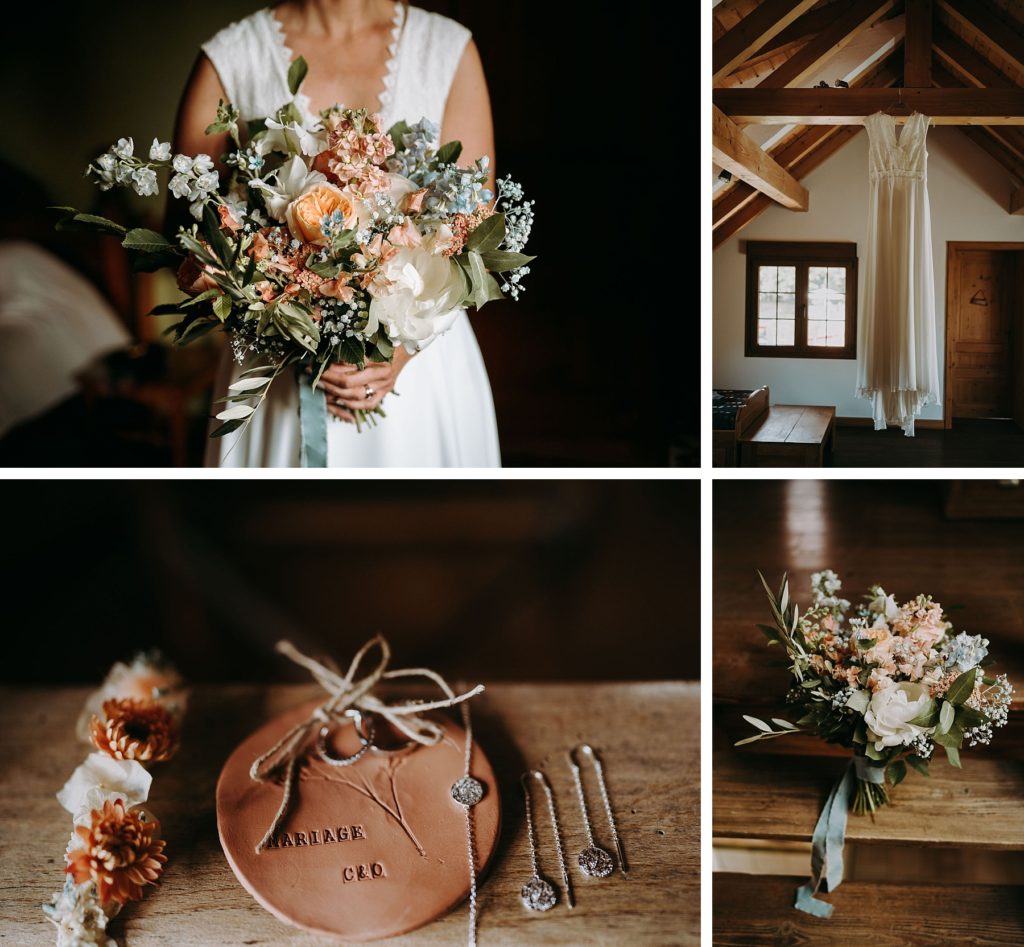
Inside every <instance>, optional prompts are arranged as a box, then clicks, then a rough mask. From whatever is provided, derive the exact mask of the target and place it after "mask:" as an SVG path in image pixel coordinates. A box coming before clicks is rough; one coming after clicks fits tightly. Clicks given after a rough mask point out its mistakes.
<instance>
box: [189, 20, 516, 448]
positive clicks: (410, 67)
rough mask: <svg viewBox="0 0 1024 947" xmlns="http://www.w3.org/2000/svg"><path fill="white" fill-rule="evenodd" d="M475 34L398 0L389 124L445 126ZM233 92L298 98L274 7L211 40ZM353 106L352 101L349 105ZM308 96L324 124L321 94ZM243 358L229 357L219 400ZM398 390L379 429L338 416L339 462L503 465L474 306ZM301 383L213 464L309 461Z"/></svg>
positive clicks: (420, 358)
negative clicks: (318, 102)
mask: <svg viewBox="0 0 1024 947" xmlns="http://www.w3.org/2000/svg"><path fill="white" fill-rule="evenodd" d="M469 38H470V33H469V30H467V29H466V28H465V27H463V26H460V25H459V24H458V23H456V22H454V21H453V20H449V19H447V18H446V17H442V16H438V15H437V14H434V13H427V12H426V11H425V10H421V9H419V8H418V7H409V8H408V14H407V15H405V14H404V12H403V4H401V3H396V4H395V18H394V24H393V33H392V42H391V45H390V47H389V56H390V59H389V62H388V66H387V71H386V78H385V80H384V89H383V91H382V93H381V96H380V103H379V108H378V111H379V112H380V113H381V115H382V117H383V123H384V127H385V128H389V127H390V126H391V125H392V124H394V123H395V122H396V121H398V120H399V119H404V120H406V121H409V122H416V121H419V120H420V118H422V117H426V118H429V119H430V120H431V121H432V122H434V123H436V124H437V125H438V126H440V125H441V122H442V119H443V118H444V109H445V103H446V102H447V100H448V91H449V89H450V88H451V84H452V79H453V78H454V76H455V70H456V68H457V67H458V64H459V60H460V59H461V57H462V53H463V50H464V49H465V47H466V43H467V42H468V41H469ZM202 48H203V51H204V52H205V53H206V55H207V56H208V57H209V59H210V61H211V62H212V63H213V66H214V68H215V69H216V70H217V74H218V75H219V77H220V80H221V84H222V85H223V86H224V91H225V93H226V94H227V96H228V98H229V99H230V100H231V101H232V102H233V103H234V105H235V106H236V107H237V108H238V110H239V111H240V113H241V117H242V118H243V119H251V118H256V117H262V116H265V115H268V114H272V113H273V112H274V111H276V110H277V109H278V108H280V107H281V106H282V105H284V104H285V103H286V102H288V100H289V99H290V98H291V95H290V94H289V92H288V65H289V63H290V61H291V60H292V58H293V56H292V51H291V50H290V49H288V47H287V46H286V45H285V37H284V34H283V32H282V29H281V25H280V22H279V21H278V19H277V18H276V17H275V16H274V14H273V13H272V12H271V10H270V8H265V9H262V10H257V11H256V12H255V13H253V14H251V15H250V16H248V17H246V18H245V19H244V20H240V21H239V22H237V23H232V24H231V25H230V26H228V27H226V28H225V29H223V30H221V31H220V32H219V33H217V34H216V36H214V37H213V38H212V39H210V40H208V41H207V42H206V43H204V44H203V47H202ZM342 104H344V103H342ZM296 105H297V106H298V108H299V109H300V110H301V111H302V112H303V113H304V114H305V115H306V117H307V118H308V119H309V120H310V121H313V120H314V119H315V116H313V115H312V113H311V112H310V106H309V100H308V99H307V97H306V96H305V95H302V94H301V93H300V94H299V95H298V96H297V97H296ZM241 371H242V367H241V366H239V365H237V364H235V363H234V362H233V361H232V360H231V359H230V357H229V356H228V355H227V354H225V356H224V362H223V363H222V365H221V371H220V373H219V377H218V379H217V383H216V385H215V394H214V397H215V398H219V397H222V396H223V395H224V393H225V392H226V391H227V386H228V385H229V384H231V383H232V382H234V381H236V380H237V378H238V375H239V373H240V372H241ZM394 394H395V395H399V397H393V396H391V395H388V397H386V398H385V399H384V402H383V407H384V410H385V411H386V412H387V417H386V418H382V419H381V421H380V423H379V424H378V425H377V426H376V427H372V428H367V427H366V426H364V427H363V430H362V431H361V432H359V431H357V430H356V427H355V425H354V424H347V423H345V422H342V421H337V420H334V419H329V420H328V424H327V465H328V466H329V467H498V466H500V464H501V458H500V454H499V451H498V431H497V426H496V424H495V418H494V404H493V402H492V400H491V389H490V383H489V382H488V379H487V371H486V369H485V368H484V363H483V358H482V357H481V355H480V349H479V347H478V345H477V341H476V337H475V336H474V334H473V329H472V328H471V326H470V324H469V318H468V316H467V315H466V312H465V310H461V311H460V312H459V315H458V317H457V318H456V320H455V322H454V324H453V325H452V327H451V328H450V329H449V330H448V331H447V332H446V333H445V334H444V335H443V336H441V337H440V338H438V339H435V340H434V341H433V342H432V343H431V344H430V345H429V346H427V347H426V348H425V349H424V350H423V351H421V352H419V353H418V354H417V355H416V356H415V357H414V358H412V359H411V360H410V361H409V362H408V364H406V366H405V368H404V369H402V373H401V374H400V375H399V376H398V381H397V383H396V386H395V392H394ZM300 442H301V437H300V427H299V392H298V385H297V383H296V382H294V381H293V380H292V379H291V378H289V377H286V376H282V377H281V378H280V379H279V380H278V381H277V382H275V383H274V385H273V387H272V388H271V391H270V394H269V396H268V397H267V400H266V402H265V403H264V404H263V405H262V406H261V407H260V409H259V411H258V412H257V413H256V415H255V416H254V417H253V419H252V421H251V423H250V424H249V425H248V427H247V428H246V429H245V430H244V432H242V434H241V436H239V435H238V434H229V435H228V436H227V437H223V438H214V439H211V440H210V441H209V445H208V448H207V454H206V464H207V466H214V467H229V466H230V467H297V466H299V450H300Z"/></svg>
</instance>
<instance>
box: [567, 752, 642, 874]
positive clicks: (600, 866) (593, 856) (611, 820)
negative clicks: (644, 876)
mask: <svg viewBox="0 0 1024 947" xmlns="http://www.w3.org/2000/svg"><path fill="white" fill-rule="evenodd" d="M577 750H579V751H580V752H582V753H583V754H584V755H585V756H587V757H589V758H590V760H591V762H592V763H593V766H594V770H595V772H596V773H597V781H598V786H599V787H600V789H601V799H602V801H603V802H604V810H605V813H606V814H607V816H608V826H609V828H610V829H611V833H612V841H613V842H614V843H615V851H616V853H617V854H618V856H619V867H620V868H621V869H622V873H623V874H626V872H627V871H628V870H629V869H628V867H627V865H626V856H625V854H624V852H623V851H622V842H620V841H619V832H618V828H617V827H616V825H615V816H614V815H613V814H612V804H611V800H610V799H609V798H608V787H607V786H606V785H605V781H604V767H602V766H601V760H600V759H599V758H598V755H597V753H596V751H595V750H594V748H593V747H592V746H590V745H589V744H588V743H583V744H580V745H579V746H577V747H575V748H573V749H572V750H570V752H569V765H570V766H571V767H572V778H573V780H574V781H575V783H576V794H577V795H578V796H579V799H580V810H581V812H582V813H583V827H584V829H586V833H587V847H586V848H585V849H583V851H582V852H580V855H579V865H580V869H581V870H582V871H583V872H584V874H587V875H590V876H591V877H593V878H606V877H607V876H608V875H610V874H611V873H612V872H613V871H614V870H615V862H614V861H612V857H611V855H609V854H608V852H606V851H605V850H604V849H603V848H601V847H600V846H599V845H597V844H596V843H595V841H594V832H593V829H592V828H591V824H590V814H589V813H588V812H587V799H586V796H585V795H584V793H583V780H582V779H581V778H580V768H579V765H578V764H577V762H576V751H577Z"/></svg>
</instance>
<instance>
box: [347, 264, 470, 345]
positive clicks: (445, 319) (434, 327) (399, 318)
mask: <svg viewBox="0 0 1024 947" xmlns="http://www.w3.org/2000/svg"><path fill="white" fill-rule="evenodd" d="M380 273H381V275H382V276H383V277H384V278H385V279H387V280H389V281H390V285H389V286H387V288H386V290H385V291H384V294H383V295H379V296H374V298H373V301H372V302H371V303H370V318H369V324H368V325H367V327H366V334H367V335H370V334H371V333H373V332H374V331H376V329H377V326H378V325H380V326H383V327H384V331H385V332H386V333H387V334H388V338H390V339H391V341H392V342H395V343H401V344H403V345H404V346H405V348H406V350H407V351H409V352H416V351H419V350H420V349H422V348H424V347H425V346H426V345H427V344H428V343H429V342H430V341H431V340H432V339H433V338H434V337H435V336H437V335H440V334H441V333H442V332H444V331H446V330H447V329H448V328H450V326H451V324H452V323H453V322H454V321H455V316H456V313H457V312H458V309H457V306H458V304H459V303H460V302H461V301H462V296H463V294H464V292H465V283H464V282H463V278H462V274H461V273H460V272H459V270H458V267H457V266H456V265H455V264H454V263H452V261H451V260H450V259H449V258H448V257H445V256H441V255H440V254H437V255H435V254H432V253H430V251H428V250H426V249H424V248H423V247H422V246H418V247H401V248H399V249H398V250H397V252H396V253H395V254H394V256H392V257H391V258H390V259H388V260H387V261H386V262H384V263H382V264H381V267H380Z"/></svg>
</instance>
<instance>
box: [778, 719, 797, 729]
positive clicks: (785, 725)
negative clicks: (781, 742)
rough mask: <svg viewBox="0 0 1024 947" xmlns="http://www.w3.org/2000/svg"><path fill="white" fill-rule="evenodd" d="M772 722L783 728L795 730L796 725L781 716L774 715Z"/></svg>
mask: <svg viewBox="0 0 1024 947" xmlns="http://www.w3.org/2000/svg"><path fill="white" fill-rule="evenodd" d="M772 723H774V724H775V725H776V726H777V727H782V729H783V730H795V729H796V727H795V726H794V725H793V724H791V723H790V722H789V721H788V720H782V719H780V718H779V717H772Z"/></svg>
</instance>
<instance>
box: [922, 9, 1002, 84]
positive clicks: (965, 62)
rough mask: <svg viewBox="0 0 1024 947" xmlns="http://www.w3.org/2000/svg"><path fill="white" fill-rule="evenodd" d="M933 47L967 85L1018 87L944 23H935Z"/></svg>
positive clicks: (944, 62)
mask: <svg viewBox="0 0 1024 947" xmlns="http://www.w3.org/2000/svg"><path fill="white" fill-rule="evenodd" d="M932 48H933V49H934V50H935V53H936V55H937V56H938V57H939V59H940V60H941V61H942V64H943V65H944V66H945V67H946V68H947V69H949V71H950V72H952V73H953V74H954V75H958V76H962V77H963V79H964V80H965V84H966V85H972V86H978V87H980V88H984V89H1013V88H1015V87H1016V83H1015V82H1013V80H1012V79H1010V78H1009V77H1008V76H1006V75H1004V74H1003V73H1002V72H1000V71H999V70H998V69H997V68H996V67H995V66H993V65H992V63H990V62H989V61H988V60H987V59H985V58H984V57H983V56H981V55H980V54H979V53H978V52H977V50H975V49H972V48H971V47H970V46H968V45H967V44H966V43H965V42H964V41H963V40H962V39H960V37H959V36H957V35H956V34H955V33H954V32H953V31H952V30H951V29H949V27H947V26H945V25H944V24H942V23H936V24H935V30H934V33H933V35H932Z"/></svg>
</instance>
